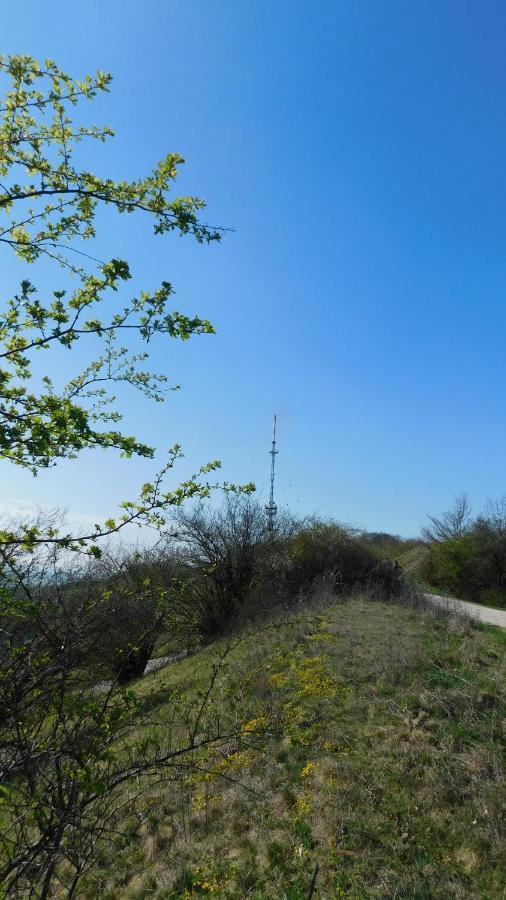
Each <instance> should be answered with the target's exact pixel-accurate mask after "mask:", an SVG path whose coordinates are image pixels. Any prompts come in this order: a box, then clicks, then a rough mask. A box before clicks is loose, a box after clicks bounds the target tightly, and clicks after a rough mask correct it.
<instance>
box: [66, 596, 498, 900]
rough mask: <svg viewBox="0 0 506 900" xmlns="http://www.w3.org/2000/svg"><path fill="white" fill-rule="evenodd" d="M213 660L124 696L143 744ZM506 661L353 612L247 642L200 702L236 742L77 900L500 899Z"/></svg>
mask: <svg viewBox="0 0 506 900" xmlns="http://www.w3.org/2000/svg"><path fill="white" fill-rule="evenodd" d="M225 646H226V642H224V641H223V639H222V640H219V641H217V642H216V643H213V644H212V645H211V646H209V647H208V648H207V649H206V650H203V651H201V652H200V653H199V654H198V655H197V656H193V657H191V658H190V659H187V660H183V661H181V662H179V663H176V664H175V665H173V666H171V667H168V668H165V669H162V670H160V671H158V672H157V673H155V674H152V675H149V676H147V677H146V678H145V679H143V680H142V681H141V682H138V683H137V684H136V685H135V688H134V692H135V695H136V697H137V698H138V703H139V705H140V708H141V709H144V710H145V711H148V710H149V713H150V715H151V716H152V723H153V724H152V728H154V729H156V728H160V729H163V727H164V723H165V722H167V721H172V719H173V715H174V703H175V702H177V703H179V704H181V705H182V706H183V707H184V705H185V703H186V702H188V699H189V698H191V697H192V696H193V695H194V691H195V688H196V687H200V688H201V689H204V688H205V686H206V684H207V683H208V678H209V672H210V670H211V669H212V666H213V664H215V663H216V661H217V660H219V659H220V653H222V652H223V650H224V648H225ZM504 647H505V645H504V640H503V639H502V636H501V635H500V634H498V633H497V632H494V631H493V630H490V631H486V630H482V629H479V628H475V627H471V626H470V625H469V624H467V623H466V622H463V621H462V622H459V621H454V620H448V619H447V618H444V617H443V618H438V617H436V616H435V615H434V613H433V612H424V610H423V607H421V608H417V607H415V608H413V607H411V606H410V605H402V604H401V605H399V604H395V605H392V604H385V603H384V602H378V601H374V600H371V599H369V598H367V597H363V596H355V597H354V598H353V599H351V600H350V599H345V598H343V599H341V600H338V599H337V598H334V599H333V600H330V601H329V600H326V601H322V600H320V601H319V602H317V603H316V604H314V602H313V604H309V605H307V604H304V605H302V606H301V604H300V603H299V604H298V605H297V607H296V612H295V613H292V614H290V615H288V614H287V613H285V614H283V615H279V614H278V616H277V619H276V617H275V618H274V619H271V620H270V622H269V624H268V627H260V626H257V627H255V628H253V629H250V630H248V629H245V630H244V631H243V632H242V633H241V634H240V635H238V640H237V642H234V641H232V642H231V650H230V654H229V657H228V662H227V666H226V668H223V669H222V670H221V671H220V675H219V678H218V681H217V683H216V686H215V692H214V695H213V707H212V712H213V716H216V717H219V718H220V721H221V722H222V723H223V726H224V727H228V728H230V729H231V730H232V731H234V734H233V736H232V737H230V739H228V740H227V741H225V742H223V743H222V744H221V746H219V747H209V748H204V749H203V750H202V752H201V754H200V756H199V758H198V760H194V761H193V764H192V766H190V767H189V768H185V767H184V764H183V766H182V769H181V772H180V776H181V777H180V778H179V779H178V780H177V781H176V782H170V783H162V784H160V785H157V786H156V788H154V789H153V790H152V791H151V792H150V793H149V794H148V795H147V796H145V797H144V798H143V799H142V800H141V801H140V802H137V803H136V806H135V810H134V811H133V812H132V811H130V813H129V814H126V815H125V820H124V822H123V824H122V826H121V829H120V831H121V834H118V836H117V837H116V838H115V839H114V840H113V842H112V843H111V844H109V845H108V846H107V847H104V848H102V850H101V851H100V852H99V853H98V854H97V858H96V860H95V862H94V865H93V868H92V869H91V870H90V872H89V873H88V875H87V877H86V880H85V884H84V886H83V896H85V897H90V898H91V897H96V896H100V897H104V898H110V900H113V898H116V897H118V896H121V897H125V898H131V900H134V898H135V900H140V898H145V897H153V898H160V900H161V898H166V900H169V898H180V897H184V898H190V897H207V896H215V897H230V898H239V897H241V898H242V897H252V898H257V900H264V898H265V900H268V898H272V900H280V898H286V900H303V898H304V900H305V898H307V897H308V896H309V895H310V887H311V883H312V881H313V878H314V876H315V873H316V878H315V893H314V896H315V897H318V898H322V900H324V898H328V900H331V898H332V900H333V898H336V897H341V896H342V897H344V896H348V897H355V898H369V897H378V898H379V897H393V896H398V897H426V898H436V897H437V898H441V900H443V898H445V900H446V898H448V897H454V898H474V897H501V896H503V893H504V891H505V889H506V880H505V872H506V867H505V866H504V861H505V860H504V846H505V843H504V842H505V837H506V833H505V825H506V822H505V817H504V811H505V804H506V786H505V780H504V769H503V762H504V760H503V755H502V754H503V747H504V744H503V742H504V718H503V717H504V710H505V700H506V693H505V670H504V666H505V656H504ZM144 733H146V734H147V733H150V734H152V733H153V732H144Z"/></svg>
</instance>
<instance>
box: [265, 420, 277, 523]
mask: <svg viewBox="0 0 506 900" xmlns="http://www.w3.org/2000/svg"><path fill="white" fill-rule="evenodd" d="M269 453H270V456H271V490H270V494H269V502H268V503H267V505H266V507H265V513H266V515H267V531H268V532H269V534H270V535H271V536H272V534H273V532H274V519H275V517H276V513H277V511H278V508H277V506H276V504H275V503H274V475H275V465H276V456H277V453H278V451H277V450H276V416H274V420H273V424H272V445H271V449H270V450H269Z"/></svg>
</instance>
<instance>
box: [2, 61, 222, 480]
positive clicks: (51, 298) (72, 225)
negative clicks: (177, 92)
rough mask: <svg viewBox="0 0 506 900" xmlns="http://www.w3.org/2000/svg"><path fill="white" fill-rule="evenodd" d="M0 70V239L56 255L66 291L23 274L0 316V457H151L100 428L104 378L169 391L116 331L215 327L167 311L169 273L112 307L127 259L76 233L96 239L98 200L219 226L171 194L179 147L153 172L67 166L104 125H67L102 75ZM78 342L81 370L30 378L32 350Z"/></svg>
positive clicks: (20, 249)
mask: <svg viewBox="0 0 506 900" xmlns="http://www.w3.org/2000/svg"><path fill="white" fill-rule="evenodd" d="M0 74H3V75H4V76H5V77H6V79H7V80H8V82H9V85H8V90H7V92H6V94H5V98H4V102H3V105H2V106H1V107H0V113H1V114H2V119H1V123H0V179H1V181H0V213H3V214H4V216H5V217H6V218H7V217H8V220H7V221H5V222H4V225H3V227H0V242H1V243H2V244H4V245H6V246H8V247H10V248H11V249H12V250H14V252H15V253H16V255H17V256H18V257H19V258H20V259H21V260H23V261H24V262H26V263H29V264H33V263H35V262H36V261H37V260H39V259H40V258H43V257H45V258H48V259H50V260H53V261H55V262H56V263H58V264H59V266H61V267H62V268H63V270H64V271H65V272H66V273H67V274H69V275H71V276H73V280H74V284H73V285H71V287H70V289H69V288H68V287H67V286H58V288H57V289H54V290H53V291H52V292H50V293H49V294H48V295H47V292H40V291H38V290H37V288H36V287H35V286H34V285H33V284H32V283H31V282H30V281H28V280H26V279H25V280H24V281H23V282H22V284H21V286H20V290H19V291H18V292H17V293H16V294H15V295H14V296H13V297H11V298H8V299H7V301H6V303H5V306H4V309H3V311H2V313H1V314H0V346H1V348H2V349H1V352H0V360H1V362H0V366H1V368H0V458H2V457H3V458H4V459H8V460H10V461H12V462H14V463H16V464H18V465H21V466H25V467H27V468H30V469H31V470H32V471H34V472H36V471H37V470H38V469H40V468H44V467H47V466H49V465H52V464H53V463H54V462H55V461H56V460H58V459H61V458H65V457H75V456H76V455H77V454H78V453H79V452H80V451H81V450H83V449H85V448H96V447H102V448H116V449H119V450H120V451H121V452H122V453H123V454H124V455H126V456H131V455H132V454H138V455H140V456H148V457H150V456H152V455H153V452H154V451H153V448H152V447H149V446H147V445H146V444H144V443H143V442H142V441H138V440H137V439H136V438H135V437H133V436H131V435H125V434H123V433H122V432H121V431H120V430H118V428H116V427H112V428H111V427H106V428H105V429H101V428H99V427H98V426H99V424H100V423H102V424H104V423H105V424H106V425H108V426H110V425H111V424H112V425H116V424H117V423H118V421H119V420H120V419H121V415H120V413H119V412H118V410H117V409H115V408H114V397H113V396H112V395H111V394H110V392H109V390H108V387H107V386H108V385H111V384H113V383H116V384H117V383H125V384H128V385H130V386H132V387H134V388H136V389H137V390H140V391H141V392H143V393H144V394H146V395H147V396H148V397H150V398H151V399H154V400H155V401H160V400H163V399H164V396H165V394H166V391H167V388H166V381H167V379H166V376H165V375H154V374H152V373H150V372H148V371H145V370H144V369H143V367H142V365H143V363H144V361H145V360H146V359H147V356H148V354H147V353H138V352H137V353H131V352H130V351H129V350H128V349H127V347H124V346H121V345H120V344H118V338H119V337H120V336H121V334H123V333H124V334H125V335H136V336H137V338H139V339H140V340H141V341H143V342H144V343H146V344H148V343H149V342H150V341H151V340H152V339H153V338H154V337H155V336H156V335H160V336H162V337H169V338H174V339H178V340H184V341H186V340H188V338H189V337H191V336H192V335H194V334H211V333H213V327H212V325H211V324H210V322H208V321H207V320H206V319H201V318H199V317H197V316H194V317H189V316H186V315H184V314H182V313H180V312H178V311H177V310H171V309H170V308H169V305H168V304H169V303H170V301H171V298H172V294H173V288H172V285H171V284H170V282H168V281H163V282H162V284H161V285H160V287H158V288H157V289H156V290H154V291H141V292H140V293H139V294H138V295H137V296H134V297H131V298H129V299H127V300H126V302H123V303H122V304H121V305H118V306H117V308H116V309H115V310H114V307H113V305H112V299H113V297H114V294H115V293H117V292H118V291H119V290H120V288H122V287H125V285H126V283H127V282H128V280H129V279H130V277H131V276H130V269H129V266H128V263H127V262H126V261H125V260H120V259H111V260H110V261H108V262H102V263H100V261H99V260H94V258H93V256H91V255H89V254H86V253H84V252H83V251H82V250H81V249H79V248H78V247H76V246H75V244H74V242H75V241H91V240H92V239H93V238H95V236H96V216H97V213H98V211H99V209H100V207H101V206H107V207H110V208H113V209H115V210H116V211H117V212H118V213H133V212H140V213H144V214H147V215H149V216H150V217H151V219H152V221H153V229H154V233H155V234H165V233H167V232H171V231H176V232H178V233H179V234H190V235H192V236H193V237H194V238H195V239H196V240H197V241H199V242H211V241H216V240H219V238H220V230H218V229H213V228H209V227H208V226H207V225H205V224H202V223H201V222H200V220H199V213H200V212H201V211H202V209H203V208H204V205H205V204H204V201H203V200H201V199H200V198H198V197H176V198H174V199H172V198H171V197H170V191H171V189H172V187H173V183H174V181H175V180H176V177H177V174H178V169H179V167H180V166H181V164H182V163H183V162H184V160H183V158H182V157H181V156H180V155H179V154H174V153H172V154H168V155H167V156H166V157H165V159H163V160H161V161H160V162H159V163H158V165H157V166H156V167H155V169H154V171H153V172H152V173H150V174H149V175H147V176H146V177H144V178H141V179H138V180H136V181H131V182H127V181H115V180H114V179H112V178H102V177H99V176H97V175H95V174H94V173H92V172H91V171H88V170H86V169H82V168H80V167H77V166H76V165H75V163H74V151H75V149H76V147H77V145H79V144H80V143H81V142H83V141H87V140H91V141H100V142H102V141H105V140H106V139H107V138H109V137H111V136H112V134H113V132H112V130H111V129H110V128H109V127H108V126H104V127H98V126H95V125H93V126H83V125H77V124H75V122H74V120H73V116H72V113H73V110H74V108H75V107H76V106H77V105H78V104H79V103H81V102H82V101H87V100H93V98H94V97H96V95H97V94H98V93H100V92H104V91H108V90H109V86H110V82H111V76H110V75H108V74H105V73H102V72H98V73H97V75H96V76H95V77H91V76H86V77H85V78H84V79H82V80H76V79H73V78H71V77H70V76H69V75H67V74H66V73H64V72H62V71H61V69H59V67H58V66H57V65H56V64H55V63H54V62H53V61H52V60H46V61H45V62H44V63H39V62H37V61H36V60H34V59H32V58H31V57H29V56H11V57H4V56H0ZM76 259H78V263H76ZM81 261H82V264H81ZM90 263H93V266H94V269H93V271H91V272H90V271H89V270H88V269H87V268H86V266H89V264H90ZM111 309H113V311H112V312H111V311H110V310H111ZM102 310H107V312H106V313H104V312H102ZM79 340H80V341H83V340H87V341H90V340H92V341H95V342H97V341H98V342H99V344H100V345H101V349H100V350H99V352H98V354H97V355H96V356H95V358H93V359H92V360H91V361H90V363H89V365H88V366H87V367H86V368H85V370H84V371H83V372H80V373H76V374H75V375H74V376H73V377H72V378H71V379H70V380H69V381H68V383H67V384H66V385H65V386H64V387H63V389H57V388H56V387H55V385H54V383H53V380H52V378H51V377H50V376H49V375H46V376H44V377H43V379H42V386H40V387H39V389H36V388H35V387H32V385H33V383H34V381H35V379H34V378H33V373H32V356H33V353H34V352H35V351H47V350H51V349H52V348H56V347H57V346H59V347H64V348H67V349H69V350H70V349H72V348H73V347H74V346H75V344H76V342H77V341H79ZM37 383H38V382H37Z"/></svg>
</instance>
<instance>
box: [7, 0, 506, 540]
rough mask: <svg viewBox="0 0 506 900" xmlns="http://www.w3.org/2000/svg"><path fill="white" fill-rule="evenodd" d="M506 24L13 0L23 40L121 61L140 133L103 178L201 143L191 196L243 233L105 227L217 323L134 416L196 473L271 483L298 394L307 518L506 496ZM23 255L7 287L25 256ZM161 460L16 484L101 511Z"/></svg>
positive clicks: (129, 401) (466, 7) (367, 13)
mask: <svg viewBox="0 0 506 900" xmlns="http://www.w3.org/2000/svg"><path fill="white" fill-rule="evenodd" d="M505 42H506V6H505V5H504V4H503V3H499V2H493V0H489V2H488V3H487V4H478V3H475V2H466V0H453V2H449V0H429V2H424V3H421V2H419V3H414V4H413V3H410V4H408V3H406V2H405V0H377V2H373V0H364V2H358V0H357V2H353V3H344V2H338V0H318V2H317V3H314V4H307V3H302V2H298V0H275V2H267V0H253V2H251V0H233V2H232V0H218V2H216V0H214V2H210V0H185V2H184V3H181V2H179V3H176V2H172V0H165V2H162V0H144V2H143V3H142V4H139V3H138V2H133V0H121V2H117V0H107V2H106V3H104V2H101V3H98V2H95V0H89V2H87V3H86V4H72V3H68V2H66V3H63V2H55V0H45V2H44V3H35V2H31V0H29V2H28V3H26V4H25V5H24V6H23V7H22V8H21V7H17V8H16V5H15V4H8V5H7V6H6V7H5V8H4V9H3V10H2V42H1V43H2V47H1V50H2V52H4V53H15V52H21V53H30V54H32V55H34V56H38V57H41V58H45V57H47V56H50V57H53V58H54V59H55V60H56V61H57V62H58V63H59V64H60V65H61V66H62V67H63V68H66V69H67V70H69V71H70V72H71V73H72V74H74V75H75V76H81V75H82V74H84V73H85V72H88V71H93V70H95V69H96V68H101V69H105V70H108V71H111V72H112V73H113V76H114V82H113V89H112V93H111V94H110V95H109V96H108V97H106V98H101V99H100V100H99V101H98V102H96V103H95V104H93V106H90V107H89V108H87V109H86V115H87V116H88V117H89V118H90V119H92V120H93V121H97V122H104V121H105V122H108V123H110V124H111V125H112V126H113V127H114V129H115V131H116V135H117V136H116V138H115V139H114V141H113V142H112V143H111V145H110V146H109V148H106V149H105V150H103V151H101V155H98V154H96V153H94V154H93V160H92V161H93V165H94V168H95V169H96V171H97V172H99V173H100V174H110V173H112V174H113V175H114V177H117V178H120V177H135V176H137V175H139V174H143V173H144V172H145V171H148V170H149V168H150V167H151V166H152V165H154V164H155V163H156V161H157V160H158V159H159V158H160V157H161V156H163V155H164V154H165V153H166V152H167V151H169V150H174V151H178V152H180V153H182V154H183V155H184V157H185V158H186V160H187V165H186V166H185V168H184V172H183V173H182V176H181V181H180V188H179V190H180V192H181V193H195V194H198V195H201V196H205V197H206V198H207V201H208V210H207V213H206V217H207V219H208V220H209V221H210V222H212V223H215V224H220V225H224V226H229V227H231V228H233V229H234V231H233V232H231V233H230V234H228V235H227V236H226V237H225V239H224V241H223V243H222V245H220V246H216V245H214V246H210V247H202V246H197V245H194V244H192V243H191V242H190V241H189V240H182V239H179V238H176V237H170V236H169V237H164V238H153V237H152V233H151V231H150V229H149V227H148V224H147V222H145V221H144V222H143V221H141V220H138V221H137V223H134V222H133V221H130V220H129V221H128V223H125V222H123V221H122V220H118V219H115V220H111V221H109V220H106V221H105V222H104V229H105V230H104V232H103V234H102V236H101V239H100V240H101V247H100V249H101V252H102V253H103V254H104V255H106V256H107V257H112V256H122V257H125V258H127V259H128V260H129V262H130V266H131V268H132V270H133V271H134V273H135V284H136V285H137V284H139V285H142V286H144V287H146V288H154V287H156V285H157V284H158V283H159V282H160V280H161V279H162V278H167V279H168V280H170V281H172V282H173V283H174V285H175V288H176V291H177V297H176V301H177V306H178V307H179V308H181V309H183V310H185V311H188V312H190V313H194V312H198V313H199V314H201V315H203V316H207V317H209V318H210V319H211V320H212V321H213V322H214V324H215V326H216V328H217V331H218V334H217V336H216V337H202V338H197V339H195V340H194V341H193V342H191V343H190V344H186V345H181V346H176V345H175V344H169V345H166V344H162V343H160V344H158V345H157V347H156V348H155V349H154V352H153V367H154V368H156V369H164V370H165V371H167V373H168V374H169V375H170V377H171V379H172V380H173V382H174V383H181V385H182V390H181V391H180V392H179V393H178V394H175V395H172V396H171V397H169V400H168V401H167V403H166V404H165V405H164V406H163V407H161V406H152V405H150V404H149V402H147V401H143V400H140V399H139V398H138V397H135V396H132V395H128V397H127V398H126V401H125V410H126V416H125V425H126V426H128V428H129V429H132V430H134V431H135V433H136V434H138V435H139V436H142V437H143V438H144V439H147V440H149V441H152V442H153V443H155V444H156V446H157V447H159V448H160V450H162V449H163V447H166V446H169V445H170V444H171V443H173V442H174V441H180V442H181V443H182V444H183V446H184V449H185V451H186V460H185V462H184V463H183V464H182V465H181V466H180V469H179V472H180V474H181V476H182V477H183V476H184V475H185V474H187V472H188V471H189V470H191V469H193V468H194V467H195V466H196V465H197V464H199V463H202V462H205V461H207V460H208V459H212V458H215V457H219V458H220V459H221V460H222V463H223V476H224V477H225V478H227V479H229V480H232V481H239V482H240V481H243V482H244V481H248V480H250V479H253V480H254V481H255V482H256V483H257V486H258V489H259V494H260V497H261V499H262V501H263V500H264V499H265V496H266V491H267V481H268V478H267V476H268V464H269V459H268V456H267V453H266V451H267V450H268V447H269V441H270V427H271V416H272V413H273V412H274V411H276V412H277V413H278V418H279V442H280V443H279V451H280V452H279V456H278V482H277V485H278V496H277V499H278V503H279V504H280V505H281V506H286V505H288V506H290V507H291V508H292V509H293V510H294V511H296V512H300V513H307V512H313V511H316V512H318V513H320V514H322V515H332V516H334V517H336V518H338V519H341V520H344V521H347V522H350V523H353V524H355V525H359V526H364V527H367V528H370V529H373V530H390V531H395V532H399V533H403V534H412V533H416V532H417V531H418V529H419V527H420V525H421V524H423V521H424V517H425V515H426V514H427V513H429V512H438V511H440V510H441V509H444V508H445V507H446V506H447V505H448V503H449V502H451V499H452V497H453V495H454V494H455V493H456V492H459V491H462V490H464V491H467V492H468V494H469V496H470V497H471V499H472V501H473V504H474V505H475V507H477V508H480V507H481V506H483V505H484V503H485V501H486V500H487V498H488V497H496V496H498V495H500V494H502V493H503V492H504V491H505V490H506V479H505V466H506V464H505V451H504V448H505V446H506V395H505V390H504V382H505V369H506V356H505V352H504V346H505V338H506V304H505V289H506V240H505V239H506V90H505V87H506V78H505V76H506V53H505ZM2 271H3V276H4V277H3V284H4V290H6V291H10V290H12V289H13V288H14V286H15V285H16V284H17V282H18V281H19V280H20V278H21V277H23V275H25V274H26V273H25V272H24V271H23V269H22V267H21V266H20V265H18V264H17V263H15V262H13V261H12V260H11V259H9V258H7V257H4V259H3V260H2ZM41 279H42V281H38V283H39V284H40V285H41V286H44V285H47V286H48V287H49V286H51V287H53V286H55V281H58V279H61V275H60V273H54V274H53V278H52V280H50V277H49V274H48V273H47V272H42V273H41ZM33 280H36V279H33ZM62 365H64V366H67V365H68V363H67V361H66V357H62ZM151 468H152V465H151V464H148V463H147V462H145V461H142V462H139V461H130V462H126V461H120V460H119V459H117V458H116V457H114V456H113V455H107V454H103V453H102V454H99V453H95V454H91V453H90V454H86V455H85V456H84V457H82V459H81V460H80V462H79V463H65V464H62V465H60V466H59V467H58V468H56V469H54V470H52V471H49V472H47V473H43V474H41V475H40V476H39V477H38V478H37V479H36V480H34V479H32V478H31V476H29V475H28V474H26V473H24V472H22V471H18V470H13V468H12V467H11V466H9V465H8V464H7V463H4V464H2V467H1V470H0V478H1V480H2V481H1V484H2V502H3V503H4V505H5V504H7V505H12V504H15V503H16V502H18V501H25V502H32V503H36V504H42V505H51V506H52V505H60V506H63V507H68V508H69V509H70V510H71V511H72V514H73V515H75V516H81V517H83V518H86V517H91V518H92V519H93V520H94V521H95V520H97V518H98V517H99V516H103V515H109V514H111V513H113V512H114V509H115V506H116V504H117V503H118V502H119V501H120V500H121V499H123V498H125V497H131V496H134V495H135V493H136V487H137V485H138V484H139V482H141V481H143V480H145V479H146V478H147V477H148V476H149V472H150V469H151Z"/></svg>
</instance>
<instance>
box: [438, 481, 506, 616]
mask: <svg viewBox="0 0 506 900" xmlns="http://www.w3.org/2000/svg"><path fill="white" fill-rule="evenodd" d="M433 521H435V522H436V525H437V524H438V523H439V520H438V519H433ZM421 576H422V578H423V579H424V580H425V581H426V582H427V583H428V584H430V585H431V586H433V587H435V588H439V589H441V590H444V591H446V592H447V593H449V594H452V595H454V596H456V597H462V598H464V599H466V600H471V601H477V602H480V603H485V604H487V603H489V604H492V605H496V606H505V605H506V501H505V499H504V498H503V499H502V500H500V501H498V502H497V503H491V504H489V505H488V507H487V509H486V510H485V511H484V512H483V513H482V514H481V515H479V516H477V517H476V518H474V519H471V518H469V520H468V521H467V523H466V527H465V529H464V530H463V531H462V533H460V534H457V535H456V536H454V537H451V536H450V537H447V536H446V535H445V534H444V533H443V534H442V536H441V538H440V539H434V540H432V542H431V543H430V545H429V548H428V553H427V554H426V556H425V558H424V560H423V563H422V566H421Z"/></svg>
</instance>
